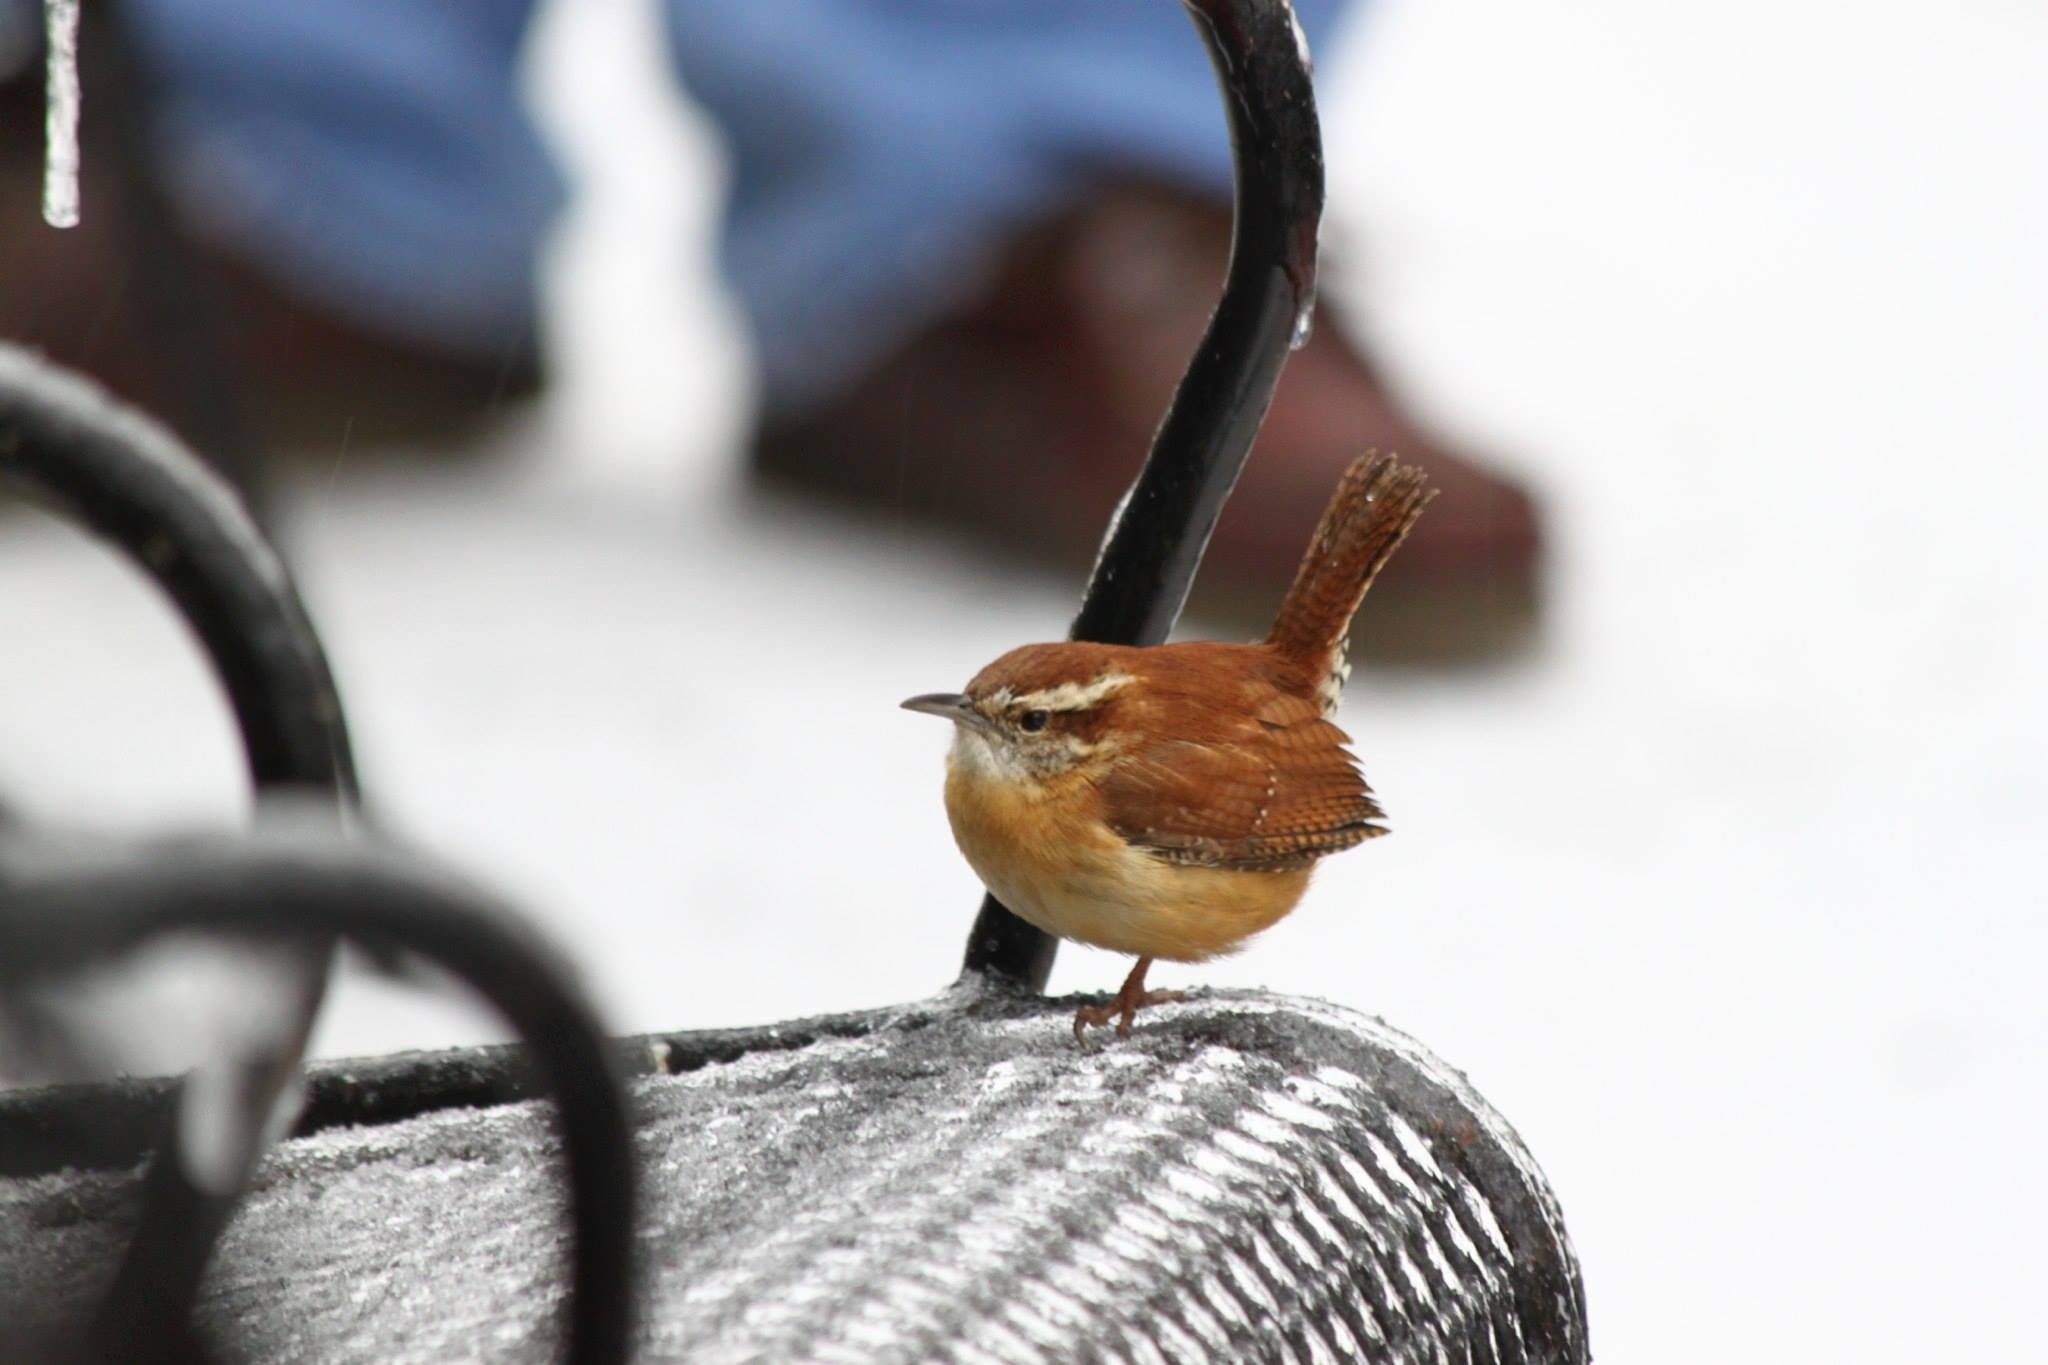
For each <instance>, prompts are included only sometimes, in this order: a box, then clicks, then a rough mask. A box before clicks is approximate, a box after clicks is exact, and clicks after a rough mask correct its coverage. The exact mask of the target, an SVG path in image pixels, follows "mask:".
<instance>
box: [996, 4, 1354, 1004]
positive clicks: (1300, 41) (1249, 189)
mask: <svg viewBox="0 0 2048 1365" xmlns="http://www.w3.org/2000/svg"><path fill="white" fill-rule="evenodd" d="M1183 3H1184V4H1185V5H1186V6H1187V9H1188V13H1189V15H1190V16H1191V17H1192V18H1193V19H1194V21H1195V28H1196V30H1197V31H1198V32H1199V33H1200V34H1201V37H1202V42H1203V45H1204V46H1205V47H1206V48H1207V49H1208V53H1209V60H1210V63H1211V64H1212V65H1213V66H1214V67H1215V69H1216V83H1217V85H1218V87H1219V88H1220V90H1221V93H1222V96H1223V106H1224V111H1225V114H1226V115H1227V117H1228V120H1229V124H1230V149H1231V161H1232V166H1233V169H1234V171H1235V175H1236V185H1237V197H1236V221H1235V226H1234V228H1233V231H1232V235H1231V245H1230V269H1229V273H1228V275H1227V276H1226V277H1225V279H1224V283H1223V294H1222V297H1221V298H1220V299H1218V300H1217V303H1216V312H1215V314H1214V315H1213V316H1212V317H1211V318H1210V320H1209V329H1208V331H1207V332H1206V333H1204V334H1203V337H1202V342H1201V345H1200V346H1199V347H1197V348H1196V350H1195V354H1194V358H1193V359H1192V360H1190V361H1189V362H1188V368H1187V373H1186V374H1185V375H1184V376H1182V378H1181V381H1180V387H1179V388H1178V389H1177V390H1175V392H1174V395H1173V402H1172V403H1171V404H1170V405H1169V406H1168V407H1167V410H1166V418H1165V420H1164V421H1162V422H1161V423H1160V426H1159V432H1158V434H1157V435H1156V436H1154V437H1153V439H1152V450H1151V453H1150V454H1148V455H1147V456H1146V457H1145V466H1144V468H1143V469H1142V470H1140V471H1139V473H1138V478H1137V481H1136V482H1135V483H1133V484H1132V485H1131V489H1130V492H1129V493H1127V494H1125V496H1124V501H1123V504H1122V506H1120V507H1119V508H1118V509H1117V513H1116V516H1115V518H1114V520H1113V521H1112V522H1111V524H1110V528H1109V535H1108V538H1107V539H1106V540H1104V542H1103V546H1102V553H1101V555H1100V556H1099V557H1098V558H1097V559H1096V561H1095V569H1094V572H1093V573H1092V574H1091V575H1090V576H1089V579H1088V589H1087V592H1086V594H1085V595H1084V596H1083V597H1082V599H1081V611H1080V614H1079V615H1078V616H1076V617H1075V618H1074V624H1073V628H1072V631H1071V635H1072V638H1074V639H1076V640H1100V641H1104V642H1107V643H1111V644H1134V645H1151V644H1159V643H1160V642H1162V641H1164V640H1165V639H1166V637H1167V634H1168V632H1170V631H1171V630H1172V629H1173V623H1174V621H1175V620H1176V619H1177V618H1178V617H1179V615H1180V609H1181V607H1182V605H1183V604H1185V603H1186V601H1187V596H1188V589H1189V587H1190V586H1191V585H1192V584H1193V583H1194V579H1195V570H1196V568H1197V567H1198V566H1199V565H1200V564H1201V560H1202V551H1203V550H1204V549H1206V548H1207V546H1208V544H1209V535H1210V532H1212V531H1213V530H1215V528H1216V518H1217V517H1218V516H1219V515H1220V514H1221V513H1222V511H1223V503H1224V500H1225V499H1226V498H1228V497H1229V496H1230V490H1231V488H1232V487H1234V486H1235V485H1236V483H1237V476H1238V473H1239V471H1241V470H1242V469H1243V468H1244V462H1245V457H1246V456H1247V455H1249V454H1250V453H1251V448H1252V440H1253V438H1254V437H1255V436H1257V434H1258V430H1259V424H1260V423H1261V422H1263V421H1264V420H1265V417H1266V408H1267V406H1268V405H1269V404H1271V402H1272V401H1273V389H1274V386H1275V385H1276V384H1277V383H1278V382H1279V379H1280V370H1281V367H1282V366H1283V365H1285V364H1286V362H1287V356H1288V352H1289V351H1290V350H1291V349H1292V347H1293V345H1294V344H1295V342H1296V340H1297V338H1299V337H1302V336H1304V335H1306V330H1307V326H1308V318H1309V315H1310V312H1311V310H1312V309H1313V308H1314V306H1315V292H1316V234H1317V232H1318V230H1319V228H1320V225H1321V222H1322V213H1323V140H1322V130H1321V128H1320V126H1319V125H1318V123H1317V121H1316V102H1315V91H1314V89H1313V87H1312V85H1311V81H1310V66H1309V54H1308V43H1307V41H1306V40H1305V39H1304V38H1303V37H1302V33H1301V26H1300V25H1299V24H1298V23H1297V22H1296V20H1295V17H1294V10H1293V7H1292V6H1291V5H1290V4H1289V3H1288V0H1183ZM1057 947H1058V944H1057V941H1056V940H1055V939H1053V938H1052V936H1051V935H1049V934H1046V933H1044V932H1042V931H1040V930H1038V929H1035V928H1033V927H1032V926H1031V925H1029V924H1026V923H1025V922H1024V921H1023V920H1021V919H1018V918H1017V917H1016V916H1015V915H1013V914H1011V913H1010V912H1009V911H1008V910H1007V909H1005V908H1004V907H1003V905H1002V904H1001V903H1000V902H999V901H997V900H996V898H995V897H994V896H989V897H987V898H986V899H985V900H983V901H982V905H981V913H980V915H979V916H977V917H976V919H975V922H974V929H973V932H972V933H971V934H970V935H969V936H968V940H967V960H966V964H965V966H966V970H967V971H968V972H970V973H973V974H976V975H980V976H984V977H989V978H994V979H997V980H1000V981H1002V982H1005V983H1007V984H1011V985H1014V986H1017V987H1019V988H1021V989H1025V990H1037V989H1039V988H1040V987H1042V986H1044V985H1045V982H1046V978H1047V977H1048V976H1049V975H1050V974H1051V972H1052V960H1053V955H1054V953H1055V951H1056V950H1057Z"/></svg>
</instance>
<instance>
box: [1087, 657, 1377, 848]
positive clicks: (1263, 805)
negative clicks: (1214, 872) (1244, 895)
mask: <svg viewBox="0 0 2048 1365" xmlns="http://www.w3.org/2000/svg"><path fill="white" fill-rule="evenodd" d="M1247 700H1248V702H1249V705H1247V707H1246V708H1245V709H1244V711H1242V712H1240V713H1238V714H1235V715H1230V716H1227V717H1222V718H1218V717H1215V716H1214V715H1213V714H1212V715H1210V716H1208V717H1205V718H1204V720H1205V721H1206V723H1205V724H1203V725H1202V726H1201V728H1200V730H1199V731H1197V730H1196V729H1195V728H1194V727H1192V726H1189V727H1183V728H1179V729H1173V728H1164V727H1162V728H1161V730H1160V733H1164V734H1181V735H1191V734H1197V733H1199V734H1200V735H1201V737H1200V738H1182V739H1170V740H1158V741H1154V742H1152V743H1149V744H1147V745H1146V746H1145V747H1144V748H1143V749H1141V750H1137V751H1135V752H1131V753H1126V754H1122V755H1119V757H1118V759H1117V762H1116V765H1115V767H1114V768H1113V770H1112V772H1111V775H1110V776H1109V778H1108V779H1107V780H1106V781H1105V782H1104V783H1103V788H1102V790H1103V795H1104V797H1105V798H1106V800H1107V805H1108V811H1107V816H1108V820H1109V823H1110V825H1111V827H1112V828H1114V829H1115V830H1116V831H1117V832H1118V833H1119V834H1121V835H1122V836H1123V837H1124V838H1125V839H1127V840H1129V841H1130V842H1132V843H1134V844H1136V845H1138V846H1139V847H1141V848H1144V849H1147V850H1148V851H1150V852H1152V853H1154V854H1156V855H1158V856H1159V857H1161V858H1164V859H1167V860H1168V861H1170V862H1177V863H1192V864H1197V865H1200V866H1204V867H1227V868H1238V869H1242V870H1244V871H1256V872H1281V871H1289V870H1292V869H1296V868H1303V867H1307V866H1308V865H1309V864H1311V863H1313V862H1314V861H1315V860H1316V859H1318V858H1320V857H1323V856H1324V855H1325V854H1330V853H1335V852H1338V851H1339V850H1341V849H1346V848H1350V847H1351V846H1352V845H1354V844H1359V843H1363V842H1364V841H1365V840H1367V839H1370V838H1372V837H1373V836H1375V835H1379V834H1384V833H1386V828H1385V826H1383V825H1379V824H1376V823H1374V822H1375V821H1377V820H1379V819H1380V818H1381V816H1382V812H1381V810H1380V808H1379V804H1378V803H1377V802H1375V801H1374V800H1373V798H1372V791H1371V789H1370V788H1368V787H1367V786H1366V785H1365V777H1364V775H1363V774H1361V773H1360V772H1359V771H1358V763H1357V760H1356V759H1354V758H1352V756H1351V754H1350V752H1349V751H1348V750H1346V749H1345V747H1344V746H1345V745H1346V744H1348V743H1350V740H1349V738H1348V737H1347V736H1346V735H1345V733H1344V732H1343V731H1342V730H1340V729H1338V728H1337V727H1336V726H1335V725H1332V724H1331V723H1330V722H1329V721H1327V720H1325V719H1323V717H1322V711H1321V707H1320V706H1319V705H1318V704H1317V703H1316V702H1315V701H1314V700H1313V699H1311V698H1308V697H1302V696H1295V695H1291V694H1289V693H1286V692H1282V691H1280V690H1279V689H1277V688H1274V687H1271V686H1270V685H1266V684H1259V685H1256V686H1255V688H1254V689H1253V693H1252V695H1251V696H1249V697H1248V698H1247Z"/></svg>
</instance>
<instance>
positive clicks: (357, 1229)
mask: <svg viewBox="0 0 2048 1365" xmlns="http://www.w3.org/2000/svg"><path fill="white" fill-rule="evenodd" d="M1071 1008H1072V1004H1071V1002H1059V1001H1038V1000H1028V999H1021V998H1017V997H1012V996H980V995H972V994H968V993H965V992H959V993H955V994H953V995H951V996H948V997H944V998H941V999H940V1000H937V1001H934V1002H930V1003H929V1004H926V1005H922V1006H916V1007H912V1008H909V1009H906V1010H902V1011H897V1012H893V1013H890V1014H885V1015H873V1016H865V1017H856V1018H853V1019H841V1020H833V1021H822V1022H821V1023H819V1024H815V1025H806V1024H799V1025H793V1026H788V1027H786V1028H785V1029H781V1030H762V1031H759V1032H757V1033H755V1034H753V1035H752V1037H753V1039H754V1042H755V1043H756V1044H757V1045H756V1046H751V1047H742V1048H741V1049H740V1050H739V1052H738V1053H737V1055H734V1054H733V1051H732V1049H733V1046H734V1040H735V1038H736V1037H737V1035H720V1041H719V1043H718V1044H717V1045H716V1046H714V1047H713V1048H711V1049H709V1050H708V1051H707V1050H705V1049H698V1048H695V1047H694V1046H693V1045H692V1043H691V1040H690V1039H689V1038H688V1037H687V1036H684V1037H679V1038H675V1039H659V1038H651V1039H643V1040H639V1042H638V1046H639V1047H640V1048H641V1049H642V1051H643V1056H644V1059H645V1062H646V1064H647V1065H648V1066H650V1067H656V1068H662V1069H665V1068H666V1067H668V1066H671V1065H686V1066H689V1067H690V1068H692V1069H689V1070H687V1071H685V1072H683V1073H682V1074H678V1075H669V1074H656V1075H653V1076H649V1077H646V1078H643V1079H641V1080H640V1081H638V1082H636V1083H635V1087H634V1104H635V1107H636V1137H635V1140H636V1143H637V1145H638V1148H639V1152H640V1156H641V1159H642V1162H643V1163H644V1166H645V1170H646V1177H645V1182H646V1192H647V1198H646V1200H645V1203H644V1207H643V1211H642V1213H641V1217H640V1221H639V1226H638V1229H637V1234H638V1241H639V1245H640V1248H641V1251H642V1254H643V1261H644V1269H643V1278H644V1284H645V1287H646V1291H647V1309H646V1314H645V1322H644V1324H643V1326H642V1329H641V1354H642V1357H643V1358H646V1359H689V1360H693V1361H756V1360H802V1361H846V1362H853V1361H924V1360H962V1361H1041V1360H1043V1361H1054V1360H1057V1361H1069V1360H1094V1359H1128V1360H1141V1361H1144V1360H1149V1361H1160V1360H1233V1361H1235V1360H1244V1361H1261V1360H1273V1361H1295V1360H1300V1361H1315V1360H1373V1361H1398V1362H1409V1361H1414V1362H1422V1361H1439V1360H1443V1361H1465V1360H1472V1361H1559V1362H1575V1361H1583V1360H1585V1359H1587V1358H1588V1357H1587V1351H1586V1343H1585V1329H1584V1311H1583V1302H1582V1296H1581V1291H1580V1287H1579V1280H1578V1272H1577V1267H1576V1264H1575V1262H1574V1260H1573V1257H1572V1252H1571V1249H1570V1246H1569V1244H1568V1242H1567V1241H1566V1238H1565V1234H1564V1230H1563V1225H1562V1222H1561V1220H1560V1218H1559V1215H1558V1211H1557V1208H1556V1206H1555V1204H1554V1202H1553V1201H1552V1199H1551V1197H1550V1195H1549V1193H1548V1191H1547V1189H1546V1188H1545V1186H1544V1184H1543V1181H1542V1177H1541V1175H1540V1173H1539V1172H1538V1171H1537V1169H1536V1167H1535V1165H1534V1163H1533V1162H1532V1161H1531V1159H1530V1158H1529V1156H1528V1154H1527V1152H1526V1151H1524V1149H1523V1148H1522V1146H1521V1144H1520V1142H1519V1141H1518V1140H1517V1139H1516V1138H1515V1136H1514V1134H1513V1133H1512V1132H1511V1131H1510V1130H1509V1129H1508V1128H1507V1126H1506V1124H1505V1123H1504V1122H1503V1121H1502V1120H1501V1119H1500V1118H1499V1116H1498V1115H1496V1114H1494V1113H1493V1112H1492V1111H1491V1110H1490V1109H1488V1108H1487V1107H1486V1105H1485V1104H1484V1102H1483V1101H1481V1100H1480V1099H1479V1098H1478V1097H1477V1096H1476V1095H1475V1094H1473V1092H1472V1091H1471V1090H1470V1089H1469V1088H1468V1087H1467V1086H1466V1085H1465V1084H1464V1082H1463V1080H1462V1079H1461V1078H1460V1077H1458V1076H1457V1074H1456V1073H1454V1072H1452V1071H1451V1070H1450V1069H1449V1068H1447V1067H1445V1066H1444V1065H1443V1064H1442V1063H1441V1062H1438V1061H1437V1060H1435V1059H1434V1058H1433V1057H1431V1056H1429V1055H1428V1054H1427V1053H1426V1052H1424V1051H1423V1050H1422V1049H1421V1048H1420V1047H1419V1046H1418V1045H1417V1044H1415V1043H1414V1042H1413V1041H1411V1040H1409V1039H1407V1038H1405V1037H1403V1036H1402V1035H1400V1034H1398V1033H1396V1032H1394V1031H1392V1030H1390V1029H1387V1028H1386V1027H1385V1026H1383V1025H1381V1024H1378V1023H1377V1022H1375V1021H1372V1020H1369V1019H1366V1018H1364V1017H1362V1016H1359V1015H1356V1014H1351V1013H1349V1012H1345V1011H1341V1010H1337V1009H1335V1008H1331V1007H1325V1006H1317V1005H1312V1004H1303V1003H1300V1002H1289V1001H1282V1000H1279V999H1276V998H1273V997H1268V996H1262V995H1257V994H1236V995H1204V996H1198V997H1197V998H1195V999H1193V1000H1191V1001H1189V1002H1188V1003H1185V1004H1180V1005H1172V1006H1164V1007H1161V1008H1159V1009H1157V1010H1156V1011H1154V1012H1153V1013H1151V1014H1149V1015H1148V1016H1147V1021H1146V1027H1145V1028H1143V1029H1141V1030H1140V1031H1139V1033H1138V1035H1137V1036H1135V1037H1134V1038H1132V1039H1131V1040H1130V1041H1128V1042H1125V1043H1117V1044H1111V1045H1105V1046H1100V1047H1096V1048H1091V1049H1087V1050H1082V1049H1077V1048H1076V1047H1075V1046H1074V1045H1073V1044H1072V1042H1071V1041H1070V1040H1069V1039H1068V1038H1067V1036H1066V1028H1067V1015H1068V1014H1069V1013H1070V1012H1071ZM847 1035H853V1036H847ZM792 1040H794V1041H796V1045H795V1046H790V1043H791V1042H792ZM710 1054H716V1055H719V1056H724V1057H728V1058H730V1059H729V1060H723V1061H710V1060H708V1056H709V1055H710ZM458 1055H460V1054H458ZM448 1060H449V1059H448V1058H446V1057H428V1058H422V1059H418V1060H416V1061H411V1062H408V1060H407V1059H402V1058H401V1059H384V1060H381V1061H379V1062H377V1063H375V1064H374V1067H375V1069H376V1071H377V1075H376V1077H375V1081H374V1084H373V1085H372V1086H371V1087H370V1090H371V1091H374V1092H375V1093H378V1094H385V1095H388V1094H390V1093H392V1092H394V1091H399V1092H402V1091H403V1090H404V1089H405V1088H406V1087H405V1082H404V1077H403V1074H402V1072H403V1070H404V1069H405V1068H406V1067H408V1066H411V1067H415V1068H419V1069H424V1070H426V1071H429V1072H432V1071H435V1070H436V1069H439V1068H442V1067H445V1066H446V1065H447V1063H448ZM348 1073H349V1068H348V1067H347V1066H346V1065H342V1066H339V1067H337V1068H331V1069H326V1070H324V1071H323V1075H322V1076H321V1077H319V1078H316V1083H318V1084H322V1085H326V1086H328V1087H329V1088H330V1090H332V1089H334V1088H335V1087H337V1086H338V1087H340V1089H341V1090H342V1091H344V1092H345V1091H346V1089H347V1086H348V1083H349V1082H348ZM552 1145H553V1139H552V1137H551V1136H550V1129H549V1126H548V1122H547V1116H546V1113H545V1111H544V1109H543V1107H542V1106H539V1105H536V1104H533V1103H530V1102H524V1101H519V1102H512V1103H505V1104H498V1105H495V1106H492V1107H489V1108H485V1109H480V1110H440V1111H435V1112H429V1113H426V1114H422V1115H419V1116H416V1117H411V1118H406V1119H402V1120H398V1121H394V1122H388V1123H382V1124H373V1125H367V1126H361V1127H334V1128H329V1129H325V1130H323V1131H320V1132H316V1133H313V1134H311V1135H309V1136H306V1137H302V1138H298V1139H295V1140H293V1141H290V1142H287V1143H285V1144H282V1145H281V1146H280V1147H279V1148H278V1149H277V1150H276V1151H275V1152H274V1153H273V1155H272V1156H271V1157H270V1158H269V1159H268V1160H267V1161H266V1163H265V1165H264V1167H263V1169H262V1170H261V1172H260V1173H259V1175H258V1178H257V1180H256V1182H255V1185H254V1187H253V1189H252V1191H251V1193H250V1196H249V1198H248V1200H247V1201H246V1202H245V1204H244V1206H243V1208H242V1209H241V1211H240V1213H239V1215H238V1217H237V1219H236V1221H235V1223H234V1225H233V1226H232V1227H231V1228H230V1229H229V1232H228V1234H227V1236H226V1238H225V1239H224V1241H223V1243H222V1246H221V1250H220V1254H219V1256H218V1257H217V1258H216V1261H215V1264H214V1266H213V1268H212V1270H211V1272H210V1273H209V1277H208V1280H207V1282H206V1285H205V1289H204V1294H203V1296H202V1300H201V1304H200V1307H199V1321H200V1323H201V1324H202V1325H203V1326H205V1327H206V1328H207V1329H208V1330H209V1331H210V1332H212V1333H216V1334H219V1335H218V1337H217V1339H219V1340H223V1341H226V1342H231V1343H236V1344H237V1346H238V1349H239V1350H240V1351H241V1352H242V1353H243V1354H244V1355H245V1356H246V1357H247V1358H249V1359H257V1360H269V1359H319V1360H336V1361H343V1360H362V1361H372V1360H374V1361H442V1360H449V1359H490V1360H538V1359H542V1358H545V1357H546V1356H547V1354H548V1352H549V1351H550V1349H551V1347H552V1344H553V1341H554V1338H553V1335H552V1332H551V1330H550V1327H549V1320H550V1315H551V1313H552V1312H553V1311H554V1309H555V1307H556V1305H557V1304H558V1302H559V1299H560V1296H561V1293H562V1291H561V1288H560V1287H559V1285H558V1284H557V1283H556V1282H555V1280H554V1277H553V1276H552V1274H551V1273H550V1266H551V1264H552V1260H551V1258H550V1257H548V1256H543V1255H537V1254H535V1252H536V1249H537V1248H546V1247H551V1246H554V1245H555V1244H556V1243H557V1241H558V1239H559V1237H560V1235H561V1234H560V1233H559V1231H558V1215H557V1209H558V1203H559V1196H558V1194H557V1193H556V1192H555V1188H554V1185H553V1182H552V1179H551V1173H550V1166H551V1163H552V1161H553V1159H554V1158H553V1153H552ZM132 1192H133V1177H132V1176H130V1175H127V1174H120V1173H108V1172H98V1173H79V1172H72V1173H64V1174H53V1175H43V1176H36V1177H29V1178H17V1179H10V1180H5V1181H0V1322H7V1323H12V1324H16V1325H18V1326H20V1327H32V1326H34V1325H35V1324H37V1323H44V1324H47V1323H48V1322H50V1321H52V1320H54V1319H56V1318H59V1317H61V1315H62V1313H63V1311H64V1310H65V1307H66V1306H67V1305H74V1304H78V1303H81V1302H87V1301H89V1300H90V1298H91V1296H92V1294H93V1293H94V1292H95V1291H96V1288H97V1286H98V1284H99V1282H100V1280H99V1277H100V1276H101V1275H102V1274H103V1273H104V1266H105V1259H106V1257H108V1256H109V1255H110V1254H111V1253H112V1251H113V1249H114V1248H115V1246H116V1245H117V1242H118V1236H119V1229H120V1227H121V1226H122V1220H123V1217H124V1216H125V1215H126V1213H127V1212H128V1209H129V1205H130V1203H131V1200H132ZM28 1248H33V1254H32V1255H31V1254H29V1252H28V1250H27V1249H28Z"/></svg>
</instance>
